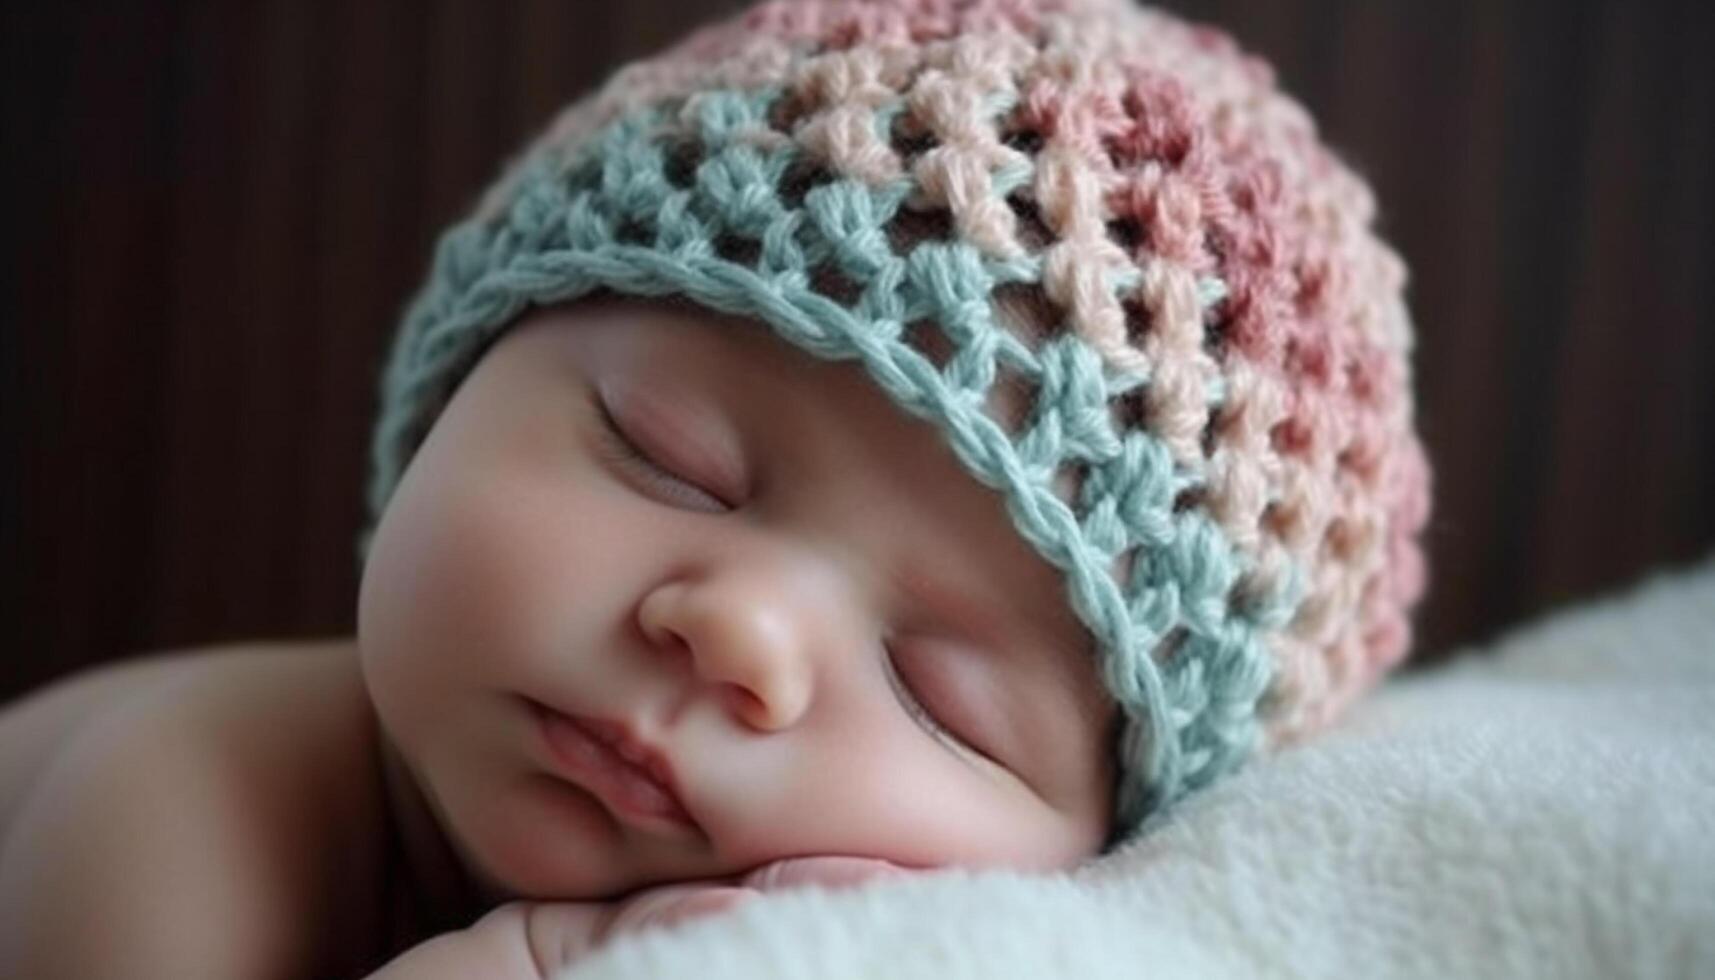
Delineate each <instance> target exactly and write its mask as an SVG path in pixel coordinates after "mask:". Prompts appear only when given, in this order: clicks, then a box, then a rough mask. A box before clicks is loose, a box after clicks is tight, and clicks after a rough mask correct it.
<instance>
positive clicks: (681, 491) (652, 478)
mask: <svg viewBox="0 0 1715 980" xmlns="http://www.w3.org/2000/svg"><path fill="white" fill-rule="evenodd" d="M592 403H593V405H594V406H595V411H596V415H597V416H598V417H599V418H600V420H601V424H600V425H599V426H597V429H598V430H599V432H598V434H599V436H600V441H601V448H602V450H603V453H604V455H606V456H607V458H608V459H609V460H611V461H613V462H616V463H619V464H621V465H624V466H628V467H631V468H633V469H639V470H642V471H643V478H644V479H647V480H648V481H649V482H650V484H651V486H652V487H653V488H654V489H655V490H656V491H657V492H659V493H662V494H666V495H668V496H670V497H672V498H674V500H673V502H674V503H676V504H683V505H685V506H687V507H693V508H696V509H711V508H712V509H716V510H726V509H728V508H727V505H726V503H725V501H723V500H721V499H720V498H719V497H716V496H715V495H714V494H712V493H709V492H708V491H707V490H704V489H703V488H702V487H699V486H697V485H696V484H695V483H692V482H690V481H689V480H686V479H685V478H683V477H681V476H679V475H678V474H676V473H673V472H672V471H670V470H668V469H666V468H665V467H663V466H661V464H659V463H657V462H655V460H653V459H651V458H649V456H648V455H646V454H645V453H644V452H643V451H642V450H641V449H638V448H637V446H636V444H635V443H633V442H632V441H631V440H630V439H628V438H626V436H625V433H624V432H623V431H621V430H620V428H619V423H618V422H617V421H616V420H615V419H614V417H613V413H611V412H609V411H608V408H607V405H606V404H604V403H603V402H602V400H601V399H600V398H595V399H592Z"/></svg>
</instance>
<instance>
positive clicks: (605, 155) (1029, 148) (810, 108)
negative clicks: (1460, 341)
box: [358, 0, 1429, 840]
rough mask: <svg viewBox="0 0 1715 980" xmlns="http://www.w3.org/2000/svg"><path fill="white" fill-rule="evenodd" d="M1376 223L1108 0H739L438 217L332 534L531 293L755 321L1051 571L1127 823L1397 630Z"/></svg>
mask: <svg viewBox="0 0 1715 980" xmlns="http://www.w3.org/2000/svg"><path fill="white" fill-rule="evenodd" d="M1374 213H1375V204H1374V200H1373V198H1372V196H1371V193H1370V191H1369V189H1368V188H1367V187H1366V185H1365V184H1364V183H1363V182H1362V180H1361V179H1359V178H1358V177H1357V176H1355V175H1354V174H1353V173H1352V172H1351V171H1350V170H1349V169H1348V168H1347V167H1346V166H1345V165H1343V164H1342V163H1341V162H1340V161H1339V160H1338V159H1336V157H1335V156H1334V155H1333V154H1332V152H1331V151H1330V150H1329V149H1328V148H1326V147H1325V146H1323V145H1322V144H1321V143H1320V142H1319V141H1318V138H1317V134H1316V128H1315V124H1314V123H1313V121H1312V120H1311V119H1310V117H1309V116H1308V115H1307V113H1306V112H1305V111H1304V109H1303V108H1302V107H1301V106H1300V105H1299V104H1298V103H1296V102H1294V101H1293V100H1291V99H1290V98H1289V97H1287V96H1286V95H1284V94H1282V93H1280V92H1279V91H1277V90H1276V88H1275V83H1274V76H1273V73H1272V72H1271V70H1270V69H1269V67H1268V66H1267V65H1266V64H1265V63H1263V62H1261V61H1259V60H1257V59H1256V58H1255V57H1253V56H1250V55H1248V54H1246V53H1245V52H1243V51H1242V50H1241V49H1239V48H1238V47H1237V46H1236V45H1235V44H1234V43H1233V41H1232V40H1231V39H1230V38H1229V37H1227V36H1226V35H1224V34H1222V33H1220V32H1218V31H1215V30H1211V29H1209V28H1206V27H1201V26H1194V25H1190V24H1187V23H1184V22H1182V21H1180V20H1177V19H1175V18H1173V17H1171V16H1169V15H1166V14H1164V13H1161V12H1159V11H1155V10H1151V9H1145V8H1139V7H1136V6H1134V5H1132V3H1130V2H1129V0H874V2H865V0H775V2H766V3H762V4H760V5H757V6H754V7H751V8H749V9H748V10H746V11H744V12H742V13H740V14H737V15H734V16H732V17H730V18H728V19H726V20H724V21H721V22H717V23H713V24H710V25H707V26H705V27H703V28H702V29H700V30H698V31H696V32H694V33H692V34H691V35H689V36H688V37H686V38H685V39H683V40H681V41H680V42H678V43H677V44H676V45H674V46H673V47H671V48H669V49H668V50H666V51H665V52H664V53H662V54H660V55H658V56H655V57H651V58H647V59H645V60H642V61H638V62H634V63H632V64H629V65H626V66H624V67H623V68H621V69H619V70H617V71H616V72H615V73H613V74H612V75H611V76H610V77H609V78H608V79H607V81H606V82H605V84H603V85H602V86H601V87H600V88H599V89H598V90H597V91H595V92H594V93H593V94H590V95H588V96H587V97H585V98H583V99H580V100H579V101H577V102H575V103H573V104H572V105H570V106H569V107H567V108H566V109H565V110H564V111H563V112H562V113H561V114H560V115H559V117H558V118H557V119H556V120H555V121H554V122H553V123H552V124H551V125H550V127H549V128H548V129H547V131H546V132H545V133H543V134H542V135H541V136H540V137H539V138H538V139H537V140H535V141H534V143H533V144H532V145H531V146H529V147H528V148H526V150H525V151H524V152H522V153H521V154H520V155H519V156H518V157H517V158H516V159H515V160H513V161H512V162H511V164H510V165H509V166H508V167H506V168H505V170H504V172H503V173H502V174H501V176H500V178H499V180H498V181H497V182H496V183H495V185H494V186H493V187H491V188H490V189H489V190H488V191H487V192H486V193H485V194H484V195H483V196H482V198H481V200H480V202H479V203H478V205H477V207H476V208H475V211H474V213H473V214H471V215H470V216H469V217H468V218H467V219H466V220H464V221H463V222H462V223H460V224H458V225H456V226H454V227H453V228H451V229H450V230H448V231H447V232H446V233H445V234H444V235H443V236H442V238H441V239H440V241H439V243H438V245H437V248H436V252H435V257H434V261H433V267H432V274H431V276H430V278H429V281H428V282H427V283H426V284H425V285H424V286H423V288H422V289H421V291H420V292H419V293H418V294H417V296H416V297H415V299H414V300H413V302H412V303H411V305H410V307H409V309H408V310H407V312H406V315H405V318H404V322H403V324H402V326H401V328H400V330H399V333H398V335H397V337H396V340H395V342H394V347H393V350H392V355H391V359H390V360H389V362H388V363H387V365H386V368H385V373H384V377H383V379H382V389H383V390H382V399H383V403H382V406H381V416H380V419H379V422H378V425H377V428H376V432H375V441H374V450H373V472H372V476H371V483H370V487H369V508H370V515H369V523H368V525H367V526H366V528H365V530H364V532H363V534H362V537H361V539H360V541H359V545H358V552H359V558H360V560H364V559H366V557H367V554H368V550H369V543H370V539H371V538H372V536H373V534H374V528H375V526H376V523H377V522H378V521H379V520H380V515H381V513H382V511H383V509H384V508H385V507H386V505H387V502H388V499H389V497H390V496H391V495H392V493H393V491H394V488H395V486H396V485H397V483H398V480H399V478H400V476H401V473H402V471H403V470H404V468H405V466H406V464H407V463H408V462H409V460H410V458H411V456H412V454H413V453H414V452H415V451H416V450H417V448H418V446H419V445H420V444H421V443H422V441H423V439H424V438H425V437H426V435H427V433H428V431H429V429H430V427H431V426H432V425H433V423H434V421H435V419H436V417H437V416H438V415H439V414H440V412H441V411H442V409H443V408H444V407H445V406H446V404H447V402H448V400H449V399H450V398H451V396H452V393H453V390H454V389H455V387H456V386H457V385H458V384H459V382H460V381H461V379H463V378H464V377H465V375H466V374H467V373H468V372H469V371H470V370H471V369H472V368H473V367H474V365H475V362H476V360H477V359H478V358H479V357H480V355H481V353H482V352H483V351H484V350H485V349H486V346H487V344H488V343H489V342H490V341H491V340H493V339H494V338H495V337H496V336H497V335H498V334H499V333H500V332H501V331H503V330H505V329H506V327H507V325H508V324H509V323H511V322H513V321H514V320H515V318H517V317H518V315H519V314H520V313H521V312H522V311H524V310H525V309H526V307H529V306H532V305H549V304H555V303H560V302H564V301H568V300H572V299H575V298H577V297H580V296H584V295H587V294H590V293H592V292H593V291H596V290H599V289H606V290H611V291H614V292H617V293H623V294H630V295H634V296H668V295H672V296H679V297H683V298H685V299H688V300H689V301H691V302H694V303H695V304H699V305H701V306H703V307H707V308H709V309H712V310H716V311H721V312H726V313H734V314H741V315H745V316H747V317H749V318H752V319H754V320H757V321H760V322H762V323H764V324H766V325H767V326H768V327H770V328H772V330H773V332H775V333H776V334H778V335H779V336H780V337H781V338H783V339H784V340H786V341H788V342H790V343H791V344H793V345H795V346H797V347H798V348H801V349H802V350H804V351H806V352H808V353H809V354H811V355H814V356H816V357H819V358H825V359H834V360H849V361H854V362H856V363H857V364H858V365H860V366H861V367H862V368H863V370H864V371H866V372H867V373H868V375H869V376H870V377H871V378H873V380H874V381H875V383H876V384H878V385H880V386H881V388H882V389H883V390H884V391H885V392H886V393H887V394H888V396H890V397H891V399H892V400H893V401H894V402H896V403H897V404H898V405H899V406H900V408H901V409H903V410H904V411H906V412H909V413H910V414H911V415H913V416H917V417H920V418H922V419H925V420H927V421H928V422H930V423H932V424H933V425H934V426H935V427H936V429H937V430H938V431H939V432H940V433H941V434H942V435H943V436H944V437H945V439H946V441H947V442H948V444H949V445H950V446H951V448H952V450H953V451H954V453H955V454H956V456H957V457H958V459H959V461H960V463H961V464H962V465H963V466H964V467H965V468H966V469H967V470H968V471H969V472H970V473H971V475H972V477H974V478H975V479H977V480H979V481H980V482H982V483H983V484H985V485H987V486H989V487H991V488H993V489H994V490H995V491H997V492H998V493H999V494H1001V495H1002V497H1003V498H1004V501H1005V504H1006V509H1007V512H1008V514H1009V515H1010V517H1011V520H1012V522H1013V524H1014V525H1015V526H1016V528H1017V530H1018V532H1019V533H1020V534H1021V535H1023V536H1024V537H1025V538H1026V539H1027V540H1028V541H1029V543H1030V544H1031V545H1033V546H1034V547H1035V548H1036V550H1037V551H1038V552H1040V553H1041V555H1042V557H1043V558H1044V559H1046V560H1047V561H1048V562H1049V563H1050V564H1052V565H1053V566H1055V567H1057V568H1059V569H1061V570H1062V571H1063V572H1064V580H1065V583H1066V589H1067V596H1068V598H1069V601H1070V603H1071V606H1072V608H1073V610H1074V611H1075V612H1076V614H1077V615H1078V617H1079V618H1080V619H1081V620H1082V622H1083V623H1084V624H1085V625H1086V626H1087V627H1088V628H1089V630H1090V632H1091V634H1092V635H1093V637H1094V640H1095V642H1094V644H1093V646H1094V647H1095V648H1096V649H1097V651H1098V654H1097V655H1098V657H1099V672H1100V675H1101V677H1102V680H1103V683H1104V684H1105V685H1106V687H1107V689H1108V691H1109V692H1110V693H1111V694H1112V695H1113V697H1114V698H1115V700H1116V701H1117V702H1118V704H1119V706H1120V709H1121V711H1122V714H1123V719H1124V723H1123V725H1122V732H1121V735H1120V737H1119V740H1118V745H1117V750H1116V751H1117V753H1118V759H1117V763H1118V770H1119V773H1120V777H1119V786H1118V790H1117V793H1116V808H1117V809H1116V812H1115V815H1114V816H1115V828H1116V834H1115V839H1116V840H1118V839H1123V838H1124V837H1125V836H1128V835H1129V834H1131V833H1132V832H1134V831H1135V830H1136V829H1137V828H1138V827H1139V826H1140V825H1141V824H1142V823H1143V821H1144V819H1145V818H1146V817H1148V816H1150V815H1151V814H1152V813H1155V812H1158V811H1160V810H1161V809H1162V808H1163V807H1164V806H1165V805H1167V804H1169V803H1171V802H1173V801H1174V800H1176V799H1178V798H1179V797H1181V796H1183V795H1184V794H1185V793H1187V792H1188V791H1191V790H1194V789H1196V788H1198V787H1201V786H1204V785H1206V784H1208V783H1210V782H1211V781H1213V780H1215V779H1217V778H1219V777H1220V776H1222V775H1224V774H1226V773H1228V772H1230V771H1232V770H1233V769H1235V768H1236V767H1237V766H1239V765H1240V764H1241V763H1242V762H1243V761H1244V760H1245V759H1246V758H1247V757H1250V756H1252V755H1253V754H1255V753H1256V752H1258V751H1259V750H1267V749H1270V748H1273V747H1277V746H1279V745H1281V744H1284V743H1285V742H1287V741H1289V740H1293V739H1296V738H1298V737H1300V736H1302V735H1303V734H1305V733H1307V732H1309V731H1312V730H1314V729H1316V728H1318V727H1320V726H1323V725H1326V724H1327V723H1328V722H1329V721H1330V720H1331V719H1332V718H1333V717H1335V715H1336V714H1337V713H1338V711H1339V710H1340V709H1341V708H1342V707H1343V706H1344V705H1345V704H1346V703H1347V702H1349V701H1350V700H1351V699H1352V698H1353V697H1354V696H1355V695H1357V694H1359V693H1360V692H1362V691H1363V690H1365V689H1366V688H1368V687H1370V686H1371V685H1373V684H1374V683H1375V682H1376V680H1377V679H1378V677H1379V676H1380V675H1381V674H1382V672H1383V671H1385V670H1386V669H1387V668H1388V667H1390V666H1392V665H1393V664H1395V663H1396V662H1398V661H1399V660H1400V659H1401V658H1402V657H1403V656H1404V654H1405V652H1406V650H1407V647H1408V645H1409V641H1410V625H1409V621H1408V614H1409V612H1410V609H1411V607H1412V606H1413V604H1414V603H1415V602H1416V600H1417V598H1418V596H1419V594H1420V593H1421V591H1422V589H1423V581H1424V571H1423V560H1422V556H1421V552H1420V548H1419V544H1418V541H1417V536H1418V532H1419V530H1420V529H1421V528H1422V526H1423V524H1424V521H1425V518H1426V515H1427V512H1428V484H1429V473H1428V467H1427V464H1426V462H1425V458H1424V454H1423V451H1422V447H1421V445H1420V443H1419V441H1418V438H1417V436H1416V433H1415V431H1414V425H1413V419H1412V415H1413V407H1412V396H1411V390H1410V365H1409V361H1408V354H1409V349H1410V347H1411V343H1412V335H1411V325H1410V321H1409V316H1408V313H1407V310H1406V308H1405V305H1404V303H1403V299H1402V290H1403V287H1404V283H1405V278H1406V276H1405V268H1404V265H1403V263H1402V262H1401V261H1400V259H1399V257H1398V256H1397V255H1396V254H1395V253H1394V252H1393V251H1392V250H1390V249H1389V248H1388V247H1387V246H1386V245H1385V244H1383V243H1382V242H1381V241H1379V240H1378V239H1377V238H1376V237H1374V235H1373V234H1372V231H1371V227H1370V226H1371V222H1372V219H1373V217H1374ZM998 385H1005V386H1010V387H1011V388H1012V389H1013V390H1016V391H1021V392H1024V393H1025V395H1026V405H1025V410H1024V411H1023V412H1022V413H1021V414H1016V413H1009V414H1008V416H1007V417H1002V416H1001V415H999V414H997V413H996V411H995V410H994V409H992V408H990V407H989V406H990V405H991V404H992V403H991V402H990V400H989V398H988V396H989V395H990V393H991V390H992V389H995V388H996V386H998Z"/></svg>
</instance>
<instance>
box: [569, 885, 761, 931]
mask: <svg viewBox="0 0 1715 980" xmlns="http://www.w3.org/2000/svg"><path fill="white" fill-rule="evenodd" d="M757 894H758V893H757V892H756V891H755V890H754V889H751V888H745V887H737V886H728V885H669V886H666V887H664V888H653V889H650V890H649V891H646V892H643V893H641V894H639V895H637V896H635V897H633V898H630V899H627V900H626V901H625V902H623V903H622V904H621V905H620V907H619V908H618V910H617V911H616V912H615V914H614V916H613V918H612V919H611V920H610V921H609V922H608V925H607V928H606V930H604V933H603V936H602V938H603V939H605V938H608V937H612V936H617V935H622V934H624V933H631V932H641V931H643V930H645V929H658V928H662V927H665V926H670V925H676V924H678V923H680V922H684V921H686V920H689V919H696V918H702V917H705V916H710V915H717V914H719V913H721V912H725V911H728V910H730V909H733V908H736V907H738V906H739V905H742V904H744V903H745V902H747V901H749V900H750V899H752V898H755V897H756V896H757Z"/></svg>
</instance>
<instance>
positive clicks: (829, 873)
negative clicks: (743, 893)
mask: <svg viewBox="0 0 1715 980" xmlns="http://www.w3.org/2000/svg"><path fill="white" fill-rule="evenodd" d="M909 873H910V869H908V868H905V867H902V866H901V865H897V864H894V863H893V862H892V861H884V860H882V859H881V858H868V857H852V856H850V855H834V854H830V855H812V856H809V857H790V858H782V859H780V860H778V861H774V862H771V863H769V864H765V865H763V866H762V867H760V868H757V869H756V870H755V871H752V872H751V873H750V874H748V875H746V876H745V877H744V880H743V881H742V882H741V884H743V885H746V886H748V887H750V888H755V889H756V890H758V891H765V892H768V891H781V890H785V889H788V888H803V887H809V886H819V887H822V888H853V887H856V886H858V885H862V884H866V883H868V882H871V881H876V880H881V879H888V878H903V877H905V876H906V875H907V874H909Z"/></svg>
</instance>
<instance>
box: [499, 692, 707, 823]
mask: <svg viewBox="0 0 1715 980" xmlns="http://www.w3.org/2000/svg"><path fill="white" fill-rule="evenodd" d="M530 707H531V710H532V712H533V713H534V714H535V715H536V718H537V723H538V727H539V728H540V729H541V732H542V736H543V740H544V741H545V742H546V743H547V746H548V751H549V754H550V755H551V756H552V757H553V759H554V761H555V763H556V764H557V765H556V775H558V776H560V777H561V778H563V779H565V780H566V781H568V782H572V783H576V784H577V785H578V786H580V787H582V788H584V789H585V790H587V791H588V792H590V793H591V794H592V795H594V796H595V797H596V798H597V799H599V800H600V801H601V803H602V805H603V806H605V807H606V808H607V809H608V811H609V812H610V813H612V814H613V815H614V817H616V818H618V819H619V820H621V821H622V822H628V823H640V824H644V825H649V826H660V825H667V826H670V827H673V828H677V829H681V830H682V829H695V828H696V821H695V820H693V819H692V818H691V815H690V812H689V811H687V810H686V809H685V805H684V803H683V802H682V801H681V800H680V799H679V794H678V791H677V789H676V788H675V781H674V776H673V768H672V763H671V762H670V761H669V760H668V758H667V756H666V755H665V754H663V753H662V752H661V751H660V750H659V749H657V748H655V747H654V746H652V745H649V744H648V743H646V742H644V741H642V740H641V739H639V738H638V737H637V736H636V735H634V734H633V733H632V732H631V731H630V729H629V728H628V727H627V726H626V725H625V723H623V722H618V721H607V720H604V719H600V718H589V717H582V716H575V715H569V714H565V713H563V712H560V711H557V710H555V709H553V708H550V707H548V706H547V705H544V704H542V703H540V702H537V701H530Z"/></svg>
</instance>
